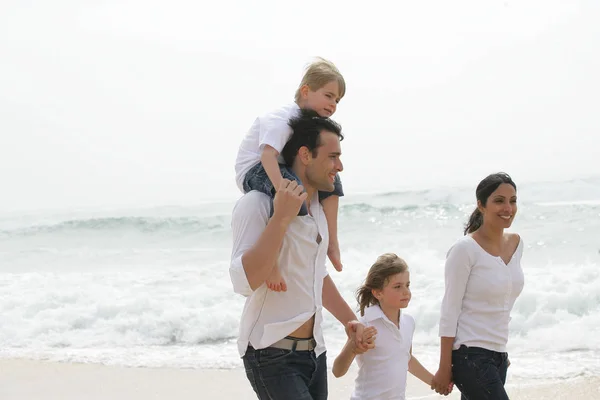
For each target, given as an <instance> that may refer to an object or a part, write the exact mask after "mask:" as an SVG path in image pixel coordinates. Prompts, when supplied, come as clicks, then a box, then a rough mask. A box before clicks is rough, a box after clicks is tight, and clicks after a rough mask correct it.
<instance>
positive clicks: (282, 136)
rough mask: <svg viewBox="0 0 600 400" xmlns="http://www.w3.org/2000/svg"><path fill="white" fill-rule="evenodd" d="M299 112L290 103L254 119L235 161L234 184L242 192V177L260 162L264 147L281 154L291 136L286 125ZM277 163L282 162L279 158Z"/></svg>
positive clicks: (295, 105) (290, 130) (298, 108)
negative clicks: (266, 146)
mask: <svg viewBox="0 0 600 400" xmlns="http://www.w3.org/2000/svg"><path fill="white" fill-rule="evenodd" d="M299 111H300V107H298V104H296V103H290V104H286V105H285V106H283V107H280V108H278V109H276V110H274V111H271V112H269V113H267V114H264V115H262V116H260V117H258V118H256V120H255V121H254V123H253V124H252V126H251V127H250V130H248V132H247V133H246V135H245V136H244V138H243V139H242V143H241V144H240V148H239V150H238V154H237V157H236V159H235V182H236V183H237V185H238V188H239V189H240V190H241V191H242V192H244V188H243V186H244V177H245V176H246V174H247V173H248V171H250V169H251V168H252V167H254V166H255V165H256V164H258V163H259V162H260V156H261V155H262V151H263V149H264V148H265V145H269V146H271V147H273V148H274V149H275V150H277V151H278V152H279V153H281V150H283V147H284V146H285V144H286V143H287V141H288V140H289V139H290V136H291V135H292V128H290V126H289V124H288V123H289V121H290V119H291V118H293V117H296V116H298V114H299ZM279 162H282V160H281V157H280V160H279Z"/></svg>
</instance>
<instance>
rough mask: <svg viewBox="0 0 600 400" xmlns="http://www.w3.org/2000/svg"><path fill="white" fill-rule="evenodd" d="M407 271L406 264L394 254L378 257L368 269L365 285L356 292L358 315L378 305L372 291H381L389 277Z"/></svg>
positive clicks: (362, 314)
mask: <svg viewBox="0 0 600 400" xmlns="http://www.w3.org/2000/svg"><path fill="white" fill-rule="evenodd" d="M406 271H408V265H406V262H405V261H404V260H403V259H401V258H400V257H398V256H397V255H396V254H394V253H385V254H382V255H380V256H379V257H378V258H377V261H375V264H373V265H372V266H371V268H370V269H369V273H368V274H367V278H366V279H365V283H364V284H363V285H362V286H361V287H359V288H358V290H357V291H356V301H358V306H359V308H360V315H361V316H364V315H365V308H367V307H369V306H372V305H375V304H379V300H377V298H376V297H375V296H374V295H373V290H382V289H383V288H384V286H385V285H386V284H387V283H388V281H389V279H390V277H392V276H394V275H396V274H401V273H403V272H406Z"/></svg>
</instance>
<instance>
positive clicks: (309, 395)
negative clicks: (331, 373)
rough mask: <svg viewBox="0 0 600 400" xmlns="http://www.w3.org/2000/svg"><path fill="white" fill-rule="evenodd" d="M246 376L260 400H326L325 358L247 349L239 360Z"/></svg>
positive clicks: (303, 353) (270, 349) (324, 356)
mask: <svg viewBox="0 0 600 400" xmlns="http://www.w3.org/2000/svg"><path fill="white" fill-rule="evenodd" d="M242 359H243V360H244V367H245V368H246V376H247V377H248V380H249V381H250V384H251V385H252V389H254V392H255V393H256V395H257V396H258V398H259V399H260V400H326V399H327V356H326V355H325V353H323V354H321V355H320V356H319V357H316V356H315V352H314V350H311V351H294V350H282V349H276V348H274V347H267V348H265V349H260V350H255V349H254V348H253V347H252V346H248V349H247V350H246V354H245V355H244V357H242Z"/></svg>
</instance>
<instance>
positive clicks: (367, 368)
mask: <svg viewBox="0 0 600 400" xmlns="http://www.w3.org/2000/svg"><path fill="white" fill-rule="evenodd" d="M356 298H357V300H358V304H359V306H360V315H361V316H362V317H361V318H360V322H362V323H363V324H364V325H365V326H370V327H375V328H376V329H377V339H376V340H375V348H374V349H371V350H369V351H367V352H366V353H364V354H356V353H355V351H354V345H353V344H352V342H351V341H348V342H346V345H345V346H344V348H343V349H342V352H341V353H340V355H338V356H337V358H336V359H335V361H334V363H333V375H334V376H336V377H340V376H343V375H344V374H345V373H346V372H347V371H348V368H349V367H350V364H352V361H353V360H354V358H355V357H356V359H357V362H358V367H359V370H358V377H357V378H356V381H355V387H354V393H353V394H352V399H356V400H358V399H361V400H366V399H404V398H405V391H406V377H407V374H406V372H407V371H409V372H410V373H411V374H413V375H414V376H416V377H417V378H419V379H420V380H422V381H423V382H425V383H426V384H427V385H431V380H432V378H433V375H432V374H431V373H430V372H429V371H428V370H427V369H425V367H423V366H422V365H421V363H420V362H419V360H417V359H416V358H415V357H414V356H413V355H412V338H413V333H414V331H415V320H414V319H413V318H412V317H411V316H410V315H407V314H404V313H402V312H401V311H402V309H403V308H406V307H407V306H408V303H409V302H410V298H411V293H410V272H408V267H407V265H406V263H405V262H404V260H403V259H401V258H400V257H398V256H397V255H395V254H391V253H387V254H383V255H381V256H379V258H378V259H377V261H376V262H375V264H373V266H372V267H371V269H370V270H369V273H368V274H367V279H366V280H365V283H364V285H362V286H361V287H360V288H359V289H358V290H357V292H356ZM450 389H451V388H450Z"/></svg>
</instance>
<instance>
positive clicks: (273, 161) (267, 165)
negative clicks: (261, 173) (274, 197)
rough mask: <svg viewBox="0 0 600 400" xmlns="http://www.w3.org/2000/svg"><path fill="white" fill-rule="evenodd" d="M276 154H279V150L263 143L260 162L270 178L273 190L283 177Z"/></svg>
mask: <svg viewBox="0 0 600 400" xmlns="http://www.w3.org/2000/svg"><path fill="white" fill-rule="evenodd" d="M277 156H279V152H278V151H277V150H275V148H273V147H271V146H269V145H268V144H267V145H265V147H264V149H263V152H262V154H261V156H260V162H261V163H262V166H263V168H264V169H265V172H266V173H267V176H268V177H269V179H270V180H271V183H272V184H273V188H275V190H277V189H278V188H279V183H281V180H282V179H283V177H282V176H281V170H280V169H279V162H278V161H277Z"/></svg>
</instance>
